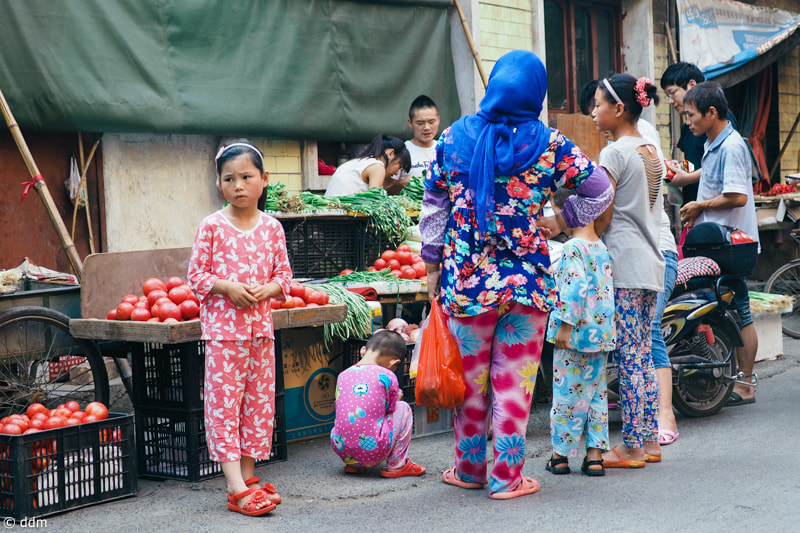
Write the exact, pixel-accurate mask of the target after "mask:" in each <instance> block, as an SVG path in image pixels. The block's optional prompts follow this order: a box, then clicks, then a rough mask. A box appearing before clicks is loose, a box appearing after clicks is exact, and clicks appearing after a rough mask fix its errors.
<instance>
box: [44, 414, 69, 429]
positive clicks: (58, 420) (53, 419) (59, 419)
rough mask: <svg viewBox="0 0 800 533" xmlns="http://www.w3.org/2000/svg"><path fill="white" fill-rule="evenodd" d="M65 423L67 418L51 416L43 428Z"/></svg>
mask: <svg viewBox="0 0 800 533" xmlns="http://www.w3.org/2000/svg"><path fill="white" fill-rule="evenodd" d="M65 425H67V419H66V418H63V417H60V416H51V417H50V418H48V419H47V422H45V423H44V428H45V429H53V428H61V427H64V426H65Z"/></svg>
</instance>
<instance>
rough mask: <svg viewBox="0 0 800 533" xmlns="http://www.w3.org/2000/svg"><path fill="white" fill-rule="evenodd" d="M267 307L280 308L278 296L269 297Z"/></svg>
mask: <svg viewBox="0 0 800 533" xmlns="http://www.w3.org/2000/svg"><path fill="white" fill-rule="evenodd" d="M269 307H270V309H280V308H281V301H280V300H279V299H278V298H270V299H269Z"/></svg>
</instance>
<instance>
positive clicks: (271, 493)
mask: <svg viewBox="0 0 800 533" xmlns="http://www.w3.org/2000/svg"><path fill="white" fill-rule="evenodd" d="M244 484H245V485H247V486H248V487H249V486H250V485H258V489H261V490H263V491H264V492H266V493H267V497H268V498H269V499H270V501H271V502H272V503H274V504H275V505H277V504H279V503H281V501H283V498H281V495H280V494H278V491H277V490H276V489H275V485H273V484H272V483H264V484H263V485H262V484H261V480H260V479H258V478H257V477H256V476H253V477H251V478H250V479H248V480H247V481H245V482H244ZM258 489H256V490H258Z"/></svg>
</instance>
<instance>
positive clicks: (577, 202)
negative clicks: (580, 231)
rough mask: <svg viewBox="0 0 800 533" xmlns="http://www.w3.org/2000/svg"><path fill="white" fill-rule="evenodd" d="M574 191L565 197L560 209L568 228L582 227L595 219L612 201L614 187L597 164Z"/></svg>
mask: <svg viewBox="0 0 800 533" xmlns="http://www.w3.org/2000/svg"><path fill="white" fill-rule="evenodd" d="M575 192H577V193H578V194H577V196H570V197H569V198H567V201H566V202H565V203H564V209H562V210H561V215H562V216H563V217H564V222H566V223H567V226H568V227H570V228H577V227H582V226H585V225H586V224H588V223H589V222H591V221H592V220H595V219H596V218H597V217H599V216H600V215H602V214H603V213H604V212H605V211H606V209H608V206H610V205H611V203H612V202H613V201H614V187H613V186H612V185H611V180H609V179H608V174H606V171H605V170H604V169H603V167H601V166H599V165H598V166H596V167H595V168H594V172H592V173H591V174H590V175H589V177H588V178H586V180H585V181H584V182H583V183H581V184H580V185H579V186H578V187H577V188H576V189H575Z"/></svg>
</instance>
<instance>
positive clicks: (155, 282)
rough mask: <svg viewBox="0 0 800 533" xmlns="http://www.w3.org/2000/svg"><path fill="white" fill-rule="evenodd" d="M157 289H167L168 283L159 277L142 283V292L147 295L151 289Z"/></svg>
mask: <svg viewBox="0 0 800 533" xmlns="http://www.w3.org/2000/svg"><path fill="white" fill-rule="evenodd" d="M155 289H161V290H162V291H166V290H167V284H166V283H164V282H163V281H162V280H160V279H158V278H149V279H147V280H145V282H144V283H142V292H143V293H144V295H145V296H147V295H148V294H150V291H152V290H155Z"/></svg>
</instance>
